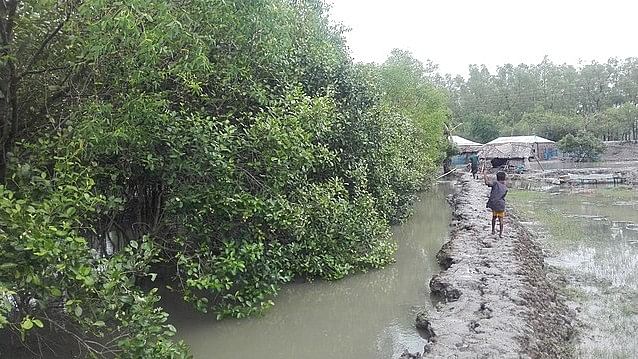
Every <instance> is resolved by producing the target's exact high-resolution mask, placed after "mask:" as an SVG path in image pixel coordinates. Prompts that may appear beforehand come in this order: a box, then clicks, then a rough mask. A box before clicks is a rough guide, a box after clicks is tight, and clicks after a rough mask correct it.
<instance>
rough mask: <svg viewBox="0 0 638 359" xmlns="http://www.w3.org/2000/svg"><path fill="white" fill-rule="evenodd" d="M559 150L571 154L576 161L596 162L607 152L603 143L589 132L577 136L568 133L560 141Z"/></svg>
mask: <svg viewBox="0 0 638 359" xmlns="http://www.w3.org/2000/svg"><path fill="white" fill-rule="evenodd" d="M558 148H559V149H560V150H561V151H563V153H567V154H569V155H570V156H571V157H572V158H573V159H574V160H575V161H577V162H580V161H585V160H589V161H595V160H597V159H598V157H600V155H601V154H602V153H603V151H604V150H605V146H604V145H603V143H602V141H601V140H600V139H598V138H596V137H594V135H592V134H591V133H589V132H586V133H580V134H578V135H577V136H574V135H572V134H571V133H568V134H567V135H565V137H563V138H562V139H561V140H560V141H558Z"/></svg>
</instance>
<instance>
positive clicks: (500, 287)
mask: <svg viewBox="0 0 638 359" xmlns="http://www.w3.org/2000/svg"><path fill="white" fill-rule="evenodd" d="M459 185H460V190H459V191H458V192H457V194H456V195H455V196H454V197H453V198H452V199H451V202H452V206H453V207H454V219H453V221H452V231H451V235H450V241H449V242H447V243H446V244H445V245H444V246H443V247H442V248H441V251H440V252H439V254H438V256H437V258H438V261H439V263H440V264H441V266H442V268H443V269H442V271H441V272H440V273H439V274H437V275H435V276H434V277H433V278H432V280H431V281H430V289H431V292H432V295H433V296H434V297H435V298H437V299H438V300H439V302H438V304H437V305H436V310H435V311H433V312H430V313H427V314H424V313H421V314H420V317H419V318H418V322H420V323H417V324H418V325H419V326H420V327H429V330H430V331H431V333H429V334H430V335H428V336H424V337H426V338H427V337H430V339H429V340H428V343H427V345H426V346H425V348H424V351H425V356H424V357H426V358H428V357H430V358H566V357H570V356H572V352H571V348H572V345H571V341H572V338H573V336H574V329H573V328H574V325H573V324H572V323H573V321H574V319H573V315H572V314H571V313H570V312H569V310H568V308H567V307H566V305H565V304H564V301H563V299H562V297H561V296H560V295H559V294H558V293H559V292H558V289H557V288H556V287H555V286H554V284H553V282H552V281H550V279H548V273H549V269H548V268H547V267H546V266H545V265H544V261H543V258H544V257H543V253H542V250H541V248H540V247H539V246H538V244H537V243H536V241H535V240H534V238H533V236H532V235H531V234H530V233H529V232H528V230H527V229H526V228H525V227H524V226H523V225H522V224H520V221H519V220H518V219H517V218H516V217H515V216H511V215H510V214H509V213H508V214H507V216H506V219H505V231H504V234H503V238H499V237H498V235H492V234H491V228H490V213H489V210H487V209H486V208H485V202H486V199H487V196H488V194H489V187H487V186H485V185H484V184H483V183H482V181H478V180H471V179H470V177H469V176H467V175H466V176H464V177H462V178H461V179H460V180H459ZM554 276H556V275H554ZM426 317H427V318H426ZM406 357H407V356H406ZM415 357H416V356H415Z"/></svg>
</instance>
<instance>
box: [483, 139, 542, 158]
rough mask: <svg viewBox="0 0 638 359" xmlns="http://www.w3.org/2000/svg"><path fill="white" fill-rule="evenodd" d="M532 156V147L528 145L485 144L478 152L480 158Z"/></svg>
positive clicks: (510, 143)
mask: <svg viewBox="0 0 638 359" xmlns="http://www.w3.org/2000/svg"><path fill="white" fill-rule="evenodd" d="M533 155H534V150H533V148H532V145H531V144H529V143H512V142H509V143H496V144H490V143H487V144H485V145H484V146H483V147H481V150H480V151H479V157H480V158H486V159H492V158H508V159H512V158H529V157H532V156H533Z"/></svg>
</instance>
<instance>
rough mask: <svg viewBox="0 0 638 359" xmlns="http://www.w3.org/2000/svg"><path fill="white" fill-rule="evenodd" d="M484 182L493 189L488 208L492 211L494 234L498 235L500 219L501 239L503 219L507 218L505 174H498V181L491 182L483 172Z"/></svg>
mask: <svg viewBox="0 0 638 359" xmlns="http://www.w3.org/2000/svg"><path fill="white" fill-rule="evenodd" d="M483 180H484V181H485V184H486V185H488V186H489V187H492V190H491V191H490V199H488V200H487V205H486V207H487V208H489V209H491V210H492V234H496V231H495V227H496V219H497V218H498V226H499V229H500V232H499V237H501V238H502V237H503V218H504V217H505V195H507V186H506V185H505V172H503V171H499V172H497V173H496V181H490V180H489V179H488V178H487V174H486V173H485V170H483Z"/></svg>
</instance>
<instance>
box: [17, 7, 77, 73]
mask: <svg viewBox="0 0 638 359" xmlns="http://www.w3.org/2000/svg"><path fill="white" fill-rule="evenodd" d="M70 17H71V11H70V10H69V11H66V14H65V16H64V19H63V20H62V21H60V23H59V24H58V26H56V27H55V29H53V31H52V32H51V33H49V35H47V37H46V38H45V39H44V41H42V43H41V44H40V47H38V49H37V50H36V52H35V53H34V54H33V56H31V58H30V59H29V61H28V62H27V64H26V66H25V68H24V72H22V73H21V74H20V75H18V80H20V79H22V77H24V76H25V75H26V74H28V73H29V72H30V69H31V67H32V66H33V65H34V64H35V63H36V61H38V59H39V57H40V56H42V53H43V52H44V49H46V47H47V46H48V45H49V43H50V42H51V41H52V40H53V38H54V37H55V36H56V35H57V34H58V33H59V32H60V30H62V28H63V27H64V24H66V22H67V21H69V18H70Z"/></svg>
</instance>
